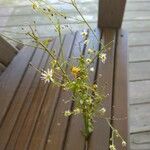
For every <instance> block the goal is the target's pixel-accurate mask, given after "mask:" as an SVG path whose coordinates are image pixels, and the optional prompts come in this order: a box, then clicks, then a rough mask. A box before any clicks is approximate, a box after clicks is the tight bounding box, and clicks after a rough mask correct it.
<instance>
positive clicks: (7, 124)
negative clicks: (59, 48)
mask: <svg viewBox="0 0 150 150" xmlns="http://www.w3.org/2000/svg"><path fill="white" fill-rule="evenodd" d="M29 50H30V49H28V51H29ZM42 56H43V52H42V51H41V50H36V52H35V54H34V56H33V59H32V61H31V62H32V63H33V64H34V65H35V66H38V65H39V64H40V62H41V58H42ZM35 74H36V71H35V70H34V69H33V68H31V67H29V68H28V69H27V71H26V73H25V75H24V78H23V80H22V82H21V84H20V86H19V87H18V90H17V93H16V95H15V97H14V98H13V99H12V104H11V106H10V108H9V110H8V112H7V114H6V117H5V121H4V122H3V124H2V126H1V128H0V139H1V140H0V145H1V149H3V146H6V143H7V142H8V139H9V136H10V133H11V131H12V129H13V127H14V125H15V122H16V120H17V117H18V115H19V112H20V110H21V108H22V105H23V103H24V101H25V98H26V95H27V94H28V92H29V88H30V86H31V84H32V80H33V79H34V76H35Z"/></svg>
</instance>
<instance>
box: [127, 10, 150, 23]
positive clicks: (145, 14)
mask: <svg viewBox="0 0 150 150" xmlns="http://www.w3.org/2000/svg"><path fill="white" fill-rule="evenodd" d="M129 20H130V21H131V20H135V21H136V20H141V21H142V20H150V11H126V12H125V14H124V21H129Z"/></svg>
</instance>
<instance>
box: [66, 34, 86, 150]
mask: <svg viewBox="0 0 150 150" xmlns="http://www.w3.org/2000/svg"><path fill="white" fill-rule="evenodd" d="M81 41H83V38H82V36H81V32H78V34H77V37H76V41H75V45H74V47H73V54H72V57H78V56H79V55H80V50H79V48H80V49H81V52H82V53H84V49H85V46H84V44H82V45H81V46H80V47H79V45H78V44H79V42H81ZM68 105H69V106H68V110H72V109H73V103H72V102H70V103H69V104H68ZM68 119H69V122H68V129H67V132H66V139H65V142H64V147H63V148H64V149H65V150H70V149H72V150H74V149H78V150H80V149H83V148H84V138H83V137H82V135H81V132H80V131H81V129H82V127H83V124H82V122H81V118H80V116H71V117H70V118H68ZM73 135H75V136H73ZM77 139H78V140H77Z"/></svg>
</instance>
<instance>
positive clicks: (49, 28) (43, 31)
mask: <svg viewBox="0 0 150 150" xmlns="http://www.w3.org/2000/svg"><path fill="white" fill-rule="evenodd" d="M89 24H90V26H91V27H92V28H93V29H94V28H96V22H92V23H90V22H89ZM63 26H64V27H65V26H68V27H65V28H64V29H63V34H65V33H70V30H72V32H73V31H78V30H79V29H80V30H82V29H85V24H77V23H76V24H75V23H74V24H69V25H68V24H63ZM22 28H24V30H25V31H27V30H30V29H29V26H20V27H18V26H12V27H7V26H6V27H4V28H2V29H3V33H4V34H5V35H7V36H8V37H14V38H15V39H18V40H22V39H31V38H30V37H28V36H26V35H25V34H24V32H25V31H22ZM36 29H37V32H38V34H39V36H40V37H48V36H54V35H55V36H56V34H57V33H56V31H55V30H54V26H53V25H52V24H45V25H37V28H36ZM5 31H6V32H5ZM15 33H16V34H15ZM17 33H22V34H17Z"/></svg>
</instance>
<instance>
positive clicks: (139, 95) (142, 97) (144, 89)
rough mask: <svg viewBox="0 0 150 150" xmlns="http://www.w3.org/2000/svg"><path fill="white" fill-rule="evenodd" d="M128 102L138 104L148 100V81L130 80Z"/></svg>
mask: <svg viewBox="0 0 150 150" xmlns="http://www.w3.org/2000/svg"><path fill="white" fill-rule="evenodd" d="M129 89H130V92H129V102H130V104H140V103H147V102H150V92H149V89H150V81H149V80H147V81H138V82H130V84H129Z"/></svg>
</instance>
